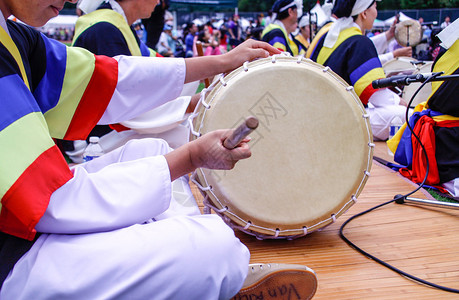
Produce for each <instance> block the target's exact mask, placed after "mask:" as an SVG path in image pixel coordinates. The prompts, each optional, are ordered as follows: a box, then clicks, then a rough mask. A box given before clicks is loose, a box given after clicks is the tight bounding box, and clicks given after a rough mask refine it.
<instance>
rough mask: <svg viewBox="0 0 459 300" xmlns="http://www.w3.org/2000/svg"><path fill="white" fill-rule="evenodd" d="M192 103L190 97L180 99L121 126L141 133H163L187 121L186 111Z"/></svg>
mask: <svg viewBox="0 0 459 300" xmlns="http://www.w3.org/2000/svg"><path fill="white" fill-rule="evenodd" d="M190 101H191V97H190V96H182V97H178V98H177V99H174V100H172V101H169V102H167V103H165V104H163V105H161V106H160V107H157V108H155V109H152V110H150V111H147V112H146V113H143V114H142V115H140V116H138V117H135V118H133V119H130V120H128V121H124V122H121V124H122V125H124V126H126V127H128V128H130V129H133V130H135V131H137V132H139V133H153V134H156V133H162V132H165V131H168V130H171V129H172V128H175V127H177V126H178V125H179V124H180V123H182V122H183V121H185V120H186V110H187V108H188V105H189V104H190Z"/></svg>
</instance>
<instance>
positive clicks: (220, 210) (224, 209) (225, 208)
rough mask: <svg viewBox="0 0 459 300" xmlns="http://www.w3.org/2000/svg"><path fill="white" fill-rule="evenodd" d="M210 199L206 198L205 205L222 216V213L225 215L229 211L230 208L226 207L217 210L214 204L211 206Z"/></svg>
mask: <svg viewBox="0 0 459 300" xmlns="http://www.w3.org/2000/svg"><path fill="white" fill-rule="evenodd" d="M208 199H209V197H207V196H206V197H205V198H204V200H203V203H204V205H205V206H207V207H210V208H211V209H213V210H214V211H215V212H216V213H219V214H222V213H224V212H225V211H227V210H228V207H226V206H224V207H223V208H222V209H218V208H216V207H215V206H213V205H212V204H210V202H209V200H208Z"/></svg>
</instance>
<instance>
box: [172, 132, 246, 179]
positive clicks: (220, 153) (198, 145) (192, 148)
mask: <svg viewBox="0 0 459 300" xmlns="http://www.w3.org/2000/svg"><path fill="white" fill-rule="evenodd" d="M232 132H233V130H216V131H212V132H209V133H207V134H205V135H203V136H202V137H200V138H198V139H196V140H194V141H192V142H189V143H187V144H185V145H183V146H181V147H179V148H178V149H176V150H174V151H172V152H169V153H167V154H166V155H165V156H164V157H165V158H166V161H167V163H168V166H169V170H170V176H171V180H175V179H177V178H179V177H181V176H183V175H185V174H188V173H190V172H193V171H194V170H195V169H196V168H207V169H217V170H230V169H232V168H234V166H235V165H236V163H237V162H238V161H239V160H241V159H245V158H249V157H250V156H251V155H252V152H251V151H250V148H249V145H248V142H249V139H244V140H243V141H242V142H241V143H240V144H239V145H238V146H237V147H236V148H234V149H231V150H228V149H226V148H225V147H224V146H223V141H224V140H225V139H226V138H227V137H229V136H230V135H231V133H232Z"/></svg>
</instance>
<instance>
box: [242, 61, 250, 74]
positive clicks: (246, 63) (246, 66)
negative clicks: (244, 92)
mask: <svg viewBox="0 0 459 300" xmlns="http://www.w3.org/2000/svg"><path fill="white" fill-rule="evenodd" d="M242 67H243V68H244V71H245V72H247V71H249V62H248V61H246V62H245V63H244V64H243V65H242Z"/></svg>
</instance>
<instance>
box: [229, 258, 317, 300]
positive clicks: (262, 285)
mask: <svg viewBox="0 0 459 300" xmlns="http://www.w3.org/2000/svg"><path fill="white" fill-rule="evenodd" d="M316 290H317V277H316V274H315V273H314V271H313V270H311V269H310V268H308V267H306V266H302V265H290V264H251V265H249V273H248V274H247V278H246V279H245V281H244V285H243V286H242V289H241V290H240V291H239V293H237V295H236V296H234V297H233V298H232V299H234V300H243V299H265V300H268V299H285V300H297V299H301V300H306V299H311V298H312V296H314V294H315V293H316Z"/></svg>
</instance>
